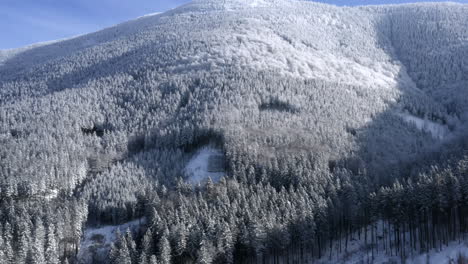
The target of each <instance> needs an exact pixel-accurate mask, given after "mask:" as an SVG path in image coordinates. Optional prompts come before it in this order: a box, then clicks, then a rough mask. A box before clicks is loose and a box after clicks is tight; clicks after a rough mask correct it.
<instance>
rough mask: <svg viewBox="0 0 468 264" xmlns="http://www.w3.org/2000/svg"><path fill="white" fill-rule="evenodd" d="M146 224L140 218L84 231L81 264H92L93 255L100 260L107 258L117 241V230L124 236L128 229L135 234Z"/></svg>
mask: <svg viewBox="0 0 468 264" xmlns="http://www.w3.org/2000/svg"><path fill="white" fill-rule="evenodd" d="M145 222H146V219H145V218H140V219H137V220H134V221H131V222H128V223H125V224H122V225H109V226H103V227H100V228H87V229H86V230H85V231H84V235H83V238H82V240H81V244H80V250H79V252H78V259H79V263H91V262H92V259H93V254H94V255H95V257H97V258H99V259H103V258H105V257H106V256H107V253H108V252H109V250H110V247H111V244H112V243H113V242H115V241H116V239H117V230H120V233H121V234H124V233H125V232H126V231H127V229H130V230H131V231H132V232H135V231H137V230H138V229H139V228H140V226H141V225H142V224H144V223H145ZM93 252H94V253H93Z"/></svg>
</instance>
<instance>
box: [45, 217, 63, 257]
mask: <svg viewBox="0 0 468 264" xmlns="http://www.w3.org/2000/svg"><path fill="white" fill-rule="evenodd" d="M55 237H56V235H55V226H54V225H53V224H50V225H49V226H48V228H47V235H46V244H45V260H46V263H48V264H58V263H60V261H59V255H58V252H57V251H58V248H57V241H56V238H55Z"/></svg>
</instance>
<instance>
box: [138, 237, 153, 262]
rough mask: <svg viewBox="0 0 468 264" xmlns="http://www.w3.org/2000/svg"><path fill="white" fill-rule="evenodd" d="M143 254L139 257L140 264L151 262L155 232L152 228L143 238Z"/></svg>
mask: <svg viewBox="0 0 468 264" xmlns="http://www.w3.org/2000/svg"><path fill="white" fill-rule="evenodd" d="M141 243H142V244H141V253H140V257H139V263H141V264H147V263H148V262H149V261H150V256H151V254H152V253H153V251H154V250H153V232H151V228H148V230H147V231H146V233H145V235H144V236H143V241H142V242H141Z"/></svg>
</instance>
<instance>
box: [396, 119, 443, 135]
mask: <svg viewBox="0 0 468 264" xmlns="http://www.w3.org/2000/svg"><path fill="white" fill-rule="evenodd" d="M399 116H400V117H401V118H403V120H404V121H405V122H407V123H411V124H413V125H415V126H416V127H417V128H418V129H419V130H421V131H425V132H429V133H431V135H432V137H434V138H436V139H444V138H446V137H447V136H448V134H449V133H450V130H449V128H448V127H447V126H446V125H442V124H439V123H436V122H434V121H430V120H427V119H422V118H420V117H417V116H414V115H411V114H408V113H401V114H399Z"/></svg>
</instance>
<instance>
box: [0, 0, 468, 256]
mask: <svg viewBox="0 0 468 264" xmlns="http://www.w3.org/2000/svg"><path fill="white" fill-rule="evenodd" d="M467 28H468V6H467V5H464V4H455V3H438V4H411V5H391V6H366V7H337V6H331V5H326V4H320V3H314V2H309V1H296V0H194V1H192V2H191V3H189V4H186V5H184V6H181V7H179V8H176V9H173V10H170V11H168V12H165V13H161V14H153V15H148V16H143V17H140V18H137V19H135V20H132V21H129V22H126V23H122V24H119V25H116V26H114V27H110V28H107V29H104V30H101V31H99V32H95V33H92V34H87V35H83V36H78V37H75V38H71V39H67V40H62V41H56V42H51V43H42V44H38V45H33V46H30V47H26V48H21V49H17V50H8V51H0V145H1V146H2V147H1V148H0V198H1V199H3V200H0V201H4V202H5V201H7V200H8V201H10V202H11V201H15V202H17V203H22V202H25V201H27V200H28V198H30V197H33V196H35V195H36V194H43V193H48V192H47V190H54V194H55V192H56V193H57V196H54V199H49V200H50V201H51V203H54V204H55V203H62V202H64V201H67V202H68V203H70V204H73V205H74V206H77V207H78V206H80V208H83V210H82V211H80V212H82V213H83V212H85V211H86V212H89V213H87V217H84V218H79V219H81V221H83V223H85V221H86V219H87V222H88V224H96V223H110V224H119V223H122V222H128V221H130V220H132V219H135V218H138V217H142V216H147V217H148V219H150V218H151V217H154V218H156V219H158V217H159V218H161V219H158V221H162V222H164V221H166V226H164V225H163V226H164V227H158V228H160V229H158V231H157V232H159V233H158V234H159V235H162V234H163V233H164V234H166V233H168V232H169V230H170V232H171V234H172V231H174V230H175V231H174V232H176V233H177V232H188V233H190V232H192V231H193V230H192V229H194V226H197V228H199V229H197V231H193V233H190V234H191V235H193V237H192V238H193V239H195V240H196V239H202V238H203V237H205V236H209V235H210V234H213V232H215V231H214V229H216V228H220V226H224V225H229V228H232V230H231V229H230V230H231V231H232V232H233V233H234V234H239V232H247V233H248V232H253V231H252V230H257V228H259V227H258V226H257V224H258V223H262V221H263V220H265V219H273V218H271V217H270V218H268V217H267V216H268V215H270V216H272V215H276V214H279V215H281V217H278V218H277V217H274V219H276V220H271V221H273V222H270V223H268V227H267V229H268V232H267V233H268V234H270V235H271V236H275V235H278V233H275V232H283V231H284V230H285V229H286V227H287V228H292V227H291V226H290V224H291V221H293V220H291V219H293V218H294V217H299V216H297V215H295V214H296V213H297V212H296V213H291V214H292V215H291V216H290V218H287V216H286V215H287V214H286V213H285V210H289V209H291V208H289V207H288V208H289V209H285V208H283V207H282V206H286V205H287V204H289V205H291V204H294V203H296V202H297V203H298V201H296V200H297V199H298V198H297V197H298V196H301V195H305V196H307V195H308V196H307V198H303V199H301V200H300V201H301V202H305V201H309V202H308V203H307V204H308V205H307V206H311V207H313V208H314V209H313V210H312V209H310V208H308V209H304V212H305V213H304V214H310V217H312V218H314V217H319V216H317V215H316V214H317V212H322V211H320V210H322V209H323V208H325V207H327V206H328V207H330V206H331V204H334V203H335V202H336V200H333V199H334V198H333V199H332V198H330V196H331V195H332V194H333V193H334V192H335V191H336V193H340V192H342V191H343V190H347V189H346V188H348V187H349V186H356V188H359V191H356V192H355V193H358V194H356V195H357V197H358V198H356V197H355V198H356V199H358V200H359V203H358V202H356V203H355V204H357V205H359V206H362V208H361V207H359V209H362V212H365V213H363V215H365V216H362V218H359V221H361V220H362V219H365V220H362V221H363V222H366V221H368V219H367V218H366V217H368V215H367V212H368V210H369V209H368V207H366V206H367V204H366V203H367V202H369V201H372V199H374V198H375V197H380V196H378V195H376V194H375V193H378V192H379V190H380V187H381V186H392V184H395V186H397V187H398V186H400V185H398V184H400V183H402V184H403V185H404V186H405V188H406V187H407V186H410V187H411V188H412V187H413V185H412V184H413V181H414V182H416V181H417V179H419V178H418V177H419V175H423V174H424V172H425V171H426V170H427V168H429V167H430V166H431V165H440V166H442V164H443V165H446V164H445V163H442V162H441V161H443V160H446V159H447V157H454V159H457V160H461V159H462V158H460V157H462V156H463V155H462V154H460V153H463V151H464V149H466V148H465V146H466V145H464V144H465V142H466V132H467V122H468V103H467V102H468V77H467V76H468V30H467ZM208 143H210V144H211V143H212V144H214V145H216V148H213V149H203V146H205V145H207V144H208ZM212 152H213V153H212ZM194 153H198V154H195V155H194ZM211 154H215V155H216V156H218V157H220V158H219V159H218V162H219V163H224V164H221V165H219V168H221V167H222V168H223V170H225V171H222V172H221V171H219V170H217V171H214V172H212V171H211V172H210V171H209V169H208V166H210V165H209V159H210V155H211ZM442 167H443V166H442ZM210 173H212V175H211V176H214V178H215V179H214V180H215V183H216V184H215V186H218V187H213V186H212V185H209V186H210V187H209V188H208V187H207V188H208V189H209V190H208V191H207V192H206V195H207V197H204V196H203V195H202V194H200V193H199V192H200V191H201V190H200V188H201V189H203V188H204V187H196V188H194V186H192V185H191V184H192V183H199V182H202V183H203V182H205V181H204V179H206V178H207V176H210V175H209V174H210ZM438 173H439V171H437V173H434V174H431V175H436V174H437V175H439V174H438ZM441 173H442V172H441ZM424 175H425V174H424ZM457 175H458V174H457ZM426 176H427V175H426ZM426 176H424V177H426ZM421 177H422V176H421ZM424 177H422V178H424ZM434 177H436V176H434ZM457 177H458V176H457ZM408 179H411V181H410V180H408ZM424 179H426V178H424ZM407 181H409V182H407ZM434 182H437V183H438V184H439V183H441V182H443V183H447V184H449V181H434ZM458 182H460V181H458ZM397 183H398V184H397ZM406 184H407V185H406ZM422 185H423V184H422ZM422 185H418V186H419V187H420V186H422ZM219 186H222V187H219ZM424 186H425V185H424ZM467 186H468V185H467ZM210 188H215V189H216V188H221V190H217V189H216V190H213V189H210ZM222 188H225V189H222ZM395 188H396V187H395ZM408 188H409V187H408ZM273 190H274V191H276V192H278V193H279V194H278V195H276V194H272V193H273V192H274V191H273ZM286 190H287V191H286ZM305 190H308V191H305ZM431 190H441V188H433V189H431ZM249 192H250V193H249ZM252 192H254V194H253V193H252ZM257 192H258V193H257ZM296 192H297V193H296ZM343 192H344V191H343ZM395 192H397V191H395ZM216 195H225V196H229V197H230V198H226V197H224V198H223V201H224V202H226V203H232V204H230V206H231V207H236V206H237V207H238V206H241V205H240V203H244V202H245V201H244V200H245V199H247V198H246V197H251V199H260V200H261V199H262V197H263V198H265V197H268V199H266V198H265V199H264V200H261V201H264V202H265V204H263V206H261V205H260V204H262V202H260V201H258V202H256V203H248V204H243V205H242V206H243V208H244V209H245V210H250V209H251V210H260V209H258V208H259V207H261V208H262V209H263V210H267V211H265V212H263V213H262V214H260V216H257V215H255V214H244V213H242V212H240V211H239V212H237V214H235V213H234V212H235V209H232V208H231V209H230V210H228V209H226V208H227V207H223V205H221V203H220V202H219V203H218V202H216V199H215V198H214V197H217V196H216ZM235 195H241V197H237V198H239V199H240V201H238V199H237V198H236V199H234V198H233V197H231V196H235ZM278 197H282V198H281V199H280V198H278ZM294 197H295V198H294ZM353 197H354V196H353ZM369 197H372V199H370V198H369ZM382 197H383V196H382ZM434 197H439V196H434ZM457 197H458V196H457ZM460 197H464V196H463V195H461V196H459V197H458V198H453V199H452V200H450V201H454V200H457V199H459V198H460ZM348 198H349V197H348ZM368 198H369V199H368ZM197 199H199V200H197ZM200 199H201V200H200ZM204 199H206V200H204ZM275 199H276V200H275ZM337 199H338V198H337ZM375 199H377V198H375ZM379 199H380V198H379ZM382 199H383V198H382ZM421 199H422V198H421ZM460 199H462V198H460ZM272 200H273V201H278V204H276V205H272V204H271V203H274V202H271V201H272ZM283 200H287V201H288V202H282V201H283ZM188 201H197V202H193V203H188ZM234 201H236V202H234ZM268 201H270V202H268ZM385 201H387V200H385ZM392 201H393V200H392ZM5 203H6V202H5ZM186 203H187V204H186ZM211 203H213V204H211ZM181 204H182V205H183V206H182V205H181ZM206 204H210V206H208V207H207V206H206ZM311 204H313V205H311ZM440 204H442V203H440ZM341 205H343V204H341ZM42 206H46V205H42ZM47 206H49V205H47ZM67 206H68V205H67ZM67 206H62V207H61V206H60V205H57V208H65V207H67ZM69 206H71V205H69ZM171 206H174V207H176V208H172V207H171ZM177 206H181V207H180V208H179V207H177ZM191 206H193V208H192V207H191ZM218 206H219V208H218ZM249 206H252V208H250V207H249ZM304 206H305V205H304ZM369 206H370V205H369ZM7 207H10V206H6V205H2V210H3V209H4V208H7ZM54 208H55V207H54ZM67 208H68V207H67ZM168 208H170V209H168ZM205 208H217V209H210V210H211V211H206V212H205V211H203V210H205ZM249 208H250V209H249ZM281 208H282V209H281ZM317 208H318V209H317ZM382 208H384V207H382ZM424 208H426V207H424ZM55 209H56V208H55ZM55 209H54V210H55ZM84 209H86V210H84ZM153 209H154V210H153ZM359 209H356V210H355V212H361V211H359ZM48 210H52V209H48ZM165 210H167V211H165ZM180 210H182V211H184V210H186V211H184V214H187V215H192V216H193V217H192V218H190V219H189V218H187V219H186V220H181V217H180V214H181V212H179V211H180ZM206 210H208V209H206ZM216 210H218V211H216ZM268 210H269V211H268ZM278 210H280V211H278ZM291 210H292V209H291ZM453 210H455V209H453ZM19 211H21V210H19ZM26 211H27V210H26ZM200 211H203V212H204V213H203V214H201V213H200ZM215 211H216V215H215ZM325 211H326V210H325ZM455 211H456V210H455ZM155 212H156V213H155ZM306 212H308V213H306ZM343 212H348V210H343ZM444 212H447V211H444ZM448 212H450V210H448ZM231 213H232V214H233V215H230V214H231ZM9 214H11V212H9ZM18 214H20V213H19V212H18ZM24 214H25V213H21V217H24ZM30 214H31V215H37V214H39V213H34V214H33V213H31V212H30ZM70 214H71V215H77V213H76V212H75V213H72V211H70ZM228 214H229V215H228ZM346 214H347V213H346ZM349 214H350V215H352V217H358V215H359V216H361V215H360V214H356V215H354V214H352V213H351V212H349ZM150 215H151V217H150ZM208 215H210V217H211V218H212V219H217V220H213V221H212V223H214V222H216V221H218V220H219V221H218V222H216V223H217V225H218V226H217V227H216V228H215V227H213V226H212V225H211V224H206V225H205V224H203V225H200V224H199V223H198V222H197V223H198V224H197V223H195V222H190V223H189V222H184V221H201V222H203V221H207V218H209V217H208ZM321 215H322V214H321ZM156 216H157V217H156ZM308 216H309V215H307V217H308ZM424 216H426V215H424ZM170 217H175V218H177V221H175V220H174V219H171V220H169V218H170ZM303 217H304V218H307V217H306V216H303ZM379 217H382V218H383V217H388V215H387V214H383V213H382V216H379ZM350 218H351V216H350ZM71 219H73V217H72V216H70V217H68V216H67V217H65V216H64V217H63V219H61V220H57V223H56V224H57V225H59V223H60V226H62V227H64V226H66V225H63V223H62V222H66V221H72V220H71ZM226 219H232V221H230V222H229V223H227V221H228V220H226ZM294 219H295V218H294ZM307 219H309V218H307ZM343 219H345V220H343V221H344V222H346V221H348V218H346V217H344V218H343ZM353 219H354V218H353ZM405 219H406V218H405ZM153 220H154V219H153ZM173 220H174V221H173ZM375 220H376V219H373V221H375ZM155 221H156V220H155ZM170 221H173V222H171V223H170V224H168V223H169V222H170ZM256 221H258V222H256ZM265 221H266V220H265ZM297 221H299V220H297ZM340 221H341V220H340ZM340 221H337V222H336V223H334V224H337V225H338V223H342V222H340ZM350 221H351V220H350ZM359 221H357V220H356V221H355V219H354V220H352V224H350V225H349V226H348V227H346V228H348V229H346V230H351V229H353V228H358V225H357V224H356V222H359ZM369 221H370V220H369ZM421 221H422V220H421ZM8 222H9V223H10V222H11V221H10V220H9V221H8ZM30 222H31V223H35V222H36V221H35V220H31V221H30ZM74 222H75V223H81V222H77V221H74ZM301 223H302V222H301ZM359 223H361V222H359ZM150 224H154V225H156V222H151V219H150ZM159 224H160V223H159ZM250 224H252V225H254V224H255V225H254V226H255V228H254V226H248V227H246V226H245V225H250ZM264 224H265V223H264ZM366 224H368V222H366ZM431 224H433V222H431ZM259 225H261V224H259ZM265 225H266V224H265ZM199 226H202V227H203V228H202V227H199ZM317 226H319V224H317ZM17 228H20V227H17ZM21 228H23V227H21ZM161 228H162V229H161ZM204 228H206V229H207V230H204ZM249 228H252V229H249ZM166 229H167V230H166ZM188 229H190V230H191V231H188ZM202 229H203V230H202ZM216 230H218V229H216ZM219 230H221V229H219ZM288 230H290V229H288ZM457 230H461V229H457ZM202 231H203V232H202ZM152 232H156V231H155V230H153V231H152ZM197 232H198V233H197ZM200 232H202V233H203V235H201V233H200ZM236 232H237V233H236ZM291 232H292V231H291ZM17 233H18V232H16V231H15V234H17ZM62 233H63V234H64V235H62V236H63V237H59V238H60V239H61V240H60V241H65V242H61V243H65V245H61V246H62V248H63V247H65V249H66V248H67V246H68V247H70V248H73V246H74V247H79V246H78V245H79V243H78V242H76V241H79V235H78V233H79V232H78V233H77V232H76V229H73V230H70V232H65V231H63V232H58V231H57V236H60V235H59V234H62ZM65 234H67V235H65ZM177 234H178V233H177ZM249 234H250V233H249ZM245 235H246V236H247V234H245ZM339 235H342V232H341V233H340V234H339ZM339 235H338V234H330V235H328V234H327V235H326V236H325V235H323V236H324V237H326V238H321V239H325V240H326V239H336V238H337V236H339ZM65 236H69V237H65ZM167 236H168V238H167V239H168V241H169V242H170V245H171V247H174V246H175V245H176V244H177V243H179V242H180V243H182V244H183V243H185V242H184V241H182V242H181V241H178V240H177V238H175V237H171V236H169V235H167ZM239 236H240V235H239ZM70 237H73V239H72V238H70ZM77 237H78V239H77ZM158 239H160V237H158ZM233 239H234V238H233ZM252 239H254V238H252ZM255 239H256V238H255ZM255 239H254V240H255ZM258 239H260V238H258ZM260 240H261V239H260ZM67 241H68V242H67ZM70 241H72V242H70ZM158 241H159V240H158ZM177 241H178V242H177ZM196 241H198V240H196ZM255 241H256V240H255ZM262 241H263V240H262ZM284 241H289V240H281V242H284ZM320 241H321V242H322V240H320ZM198 242H200V241H198ZM198 242H197V243H198ZM67 243H68V244H67ZM213 243H214V242H213ZM223 243H224V242H223ZM226 243H227V242H226ZM239 243H241V242H239ZM249 243H250V242H249ZM255 243H257V242H255ZM255 243H254V242H251V243H250V244H248V245H245V247H246V248H248V249H244V248H242V247H240V249H239V250H240V252H244V251H242V250H245V252H248V253H245V254H246V255H249V257H252V252H253V251H252V250H250V249H251V248H252V247H255V250H260V251H261V252H263V253H262V254H265V255H268V252H269V253H271V252H282V254H286V253H285V252H289V251H286V250H285V248H286V247H287V246H291V245H289V244H288V245H287V246H284V247H283V246H282V250H280V251H275V250H272V249H271V251H268V250H270V248H269V247H268V246H265V248H268V250H267V249H265V248H263V249H259V248H260V247H259V246H258V245H259V244H255ZM259 243H260V242H259ZM265 243H266V242H265ZM285 243H286V242H285ZM0 244H1V243H0ZM273 244H274V243H273ZM177 245H179V246H180V248H179V249H178V250H179V251H177V253H173V256H174V257H175V256H177V257H179V258H180V259H181V260H183V259H184V258H192V259H193V258H195V257H194V256H195V255H197V254H198V253H194V252H198V251H197V250H198V249H197V250H193V251H184V250H185V246H184V247H183V246H181V244H177ZM184 245H185V244H184ZM197 245H198V244H197ZM236 245H237V246H238V245H239V244H236ZM274 245H277V244H274ZM323 245H324V244H323V243H322V244H320V245H319V249H317V248H314V247H312V252H313V255H314V256H315V255H317V254H318V255H320V254H321V253H322V252H321V248H320V247H323ZM211 246H212V247H213V248H215V245H211ZM218 246H219V247H221V246H220V245H218ZM257 246H258V247H257ZM219 247H218V248H219ZM226 247H227V246H226ZM0 248H1V247H0ZM14 249H15V250H16V247H15V248H14ZM203 250H207V249H203ZM209 250H214V249H211V248H210V249H209ZM209 250H208V251H209ZM223 250H226V249H223ZM249 250H250V251H249ZM156 251H158V250H156ZM159 251H160V250H159ZM159 251H158V252H159ZM208 251H207V252H208ZM260 251H255V252H257V253H256V254H260V253H259V252H260ZM63 252H65V253H63V254H65V255H66V256H67V257H68V258H70V256H71V255H72V254H73V253H72V252H73V250H71V249H70V250H64V251H63ZM235 252H237V253H238V251H235ZM0 253H1V250H0ZM237 253H236V254H237ZM239 254H240V253H239ZM197 256H198V255H197ZM223 256H224V255H223ZM149 257H150V256H148V258H149ZM257 257H258V255H257ZM158 258H159V257H158ZM0 259H1V254H0Z"/></svg>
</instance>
